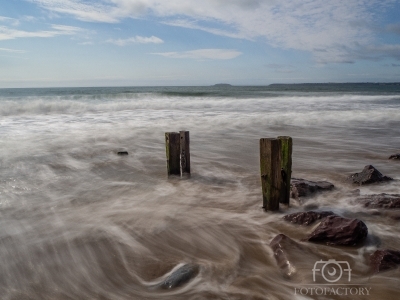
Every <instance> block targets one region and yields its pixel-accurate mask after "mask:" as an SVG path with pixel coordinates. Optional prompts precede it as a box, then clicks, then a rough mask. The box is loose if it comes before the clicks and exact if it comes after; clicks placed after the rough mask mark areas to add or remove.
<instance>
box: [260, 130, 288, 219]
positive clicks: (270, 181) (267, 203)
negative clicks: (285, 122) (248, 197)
mask: <svg viewBox="0 0 400 300" xmlns="http://www.w3.org/2000/svg"><path fill="white" fill-rule="evenodd" d="M292 151H293V141H292V138H291V137H290V136H279V137H278V138H267V139H260V171H261V187H262V195H263V208H264V209H265V210H271V211H274V210H279V203H282V204H286V205H289V200H290V179H291V175H292Z"/></svg>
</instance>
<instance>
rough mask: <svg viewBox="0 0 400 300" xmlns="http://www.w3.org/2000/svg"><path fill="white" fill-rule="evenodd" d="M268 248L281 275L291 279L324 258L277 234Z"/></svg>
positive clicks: (304, 246)
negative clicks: (272, 253)
mask: <svg viewBox="0 0 400 300" xmlns="http://www.w3.org/2000/svg"><path fill="white" fill-rule="evenodd" d="M269 246H270V247H271V249H272V250H273V251H274V258H275V260H276V262H277V264H278V267H279V268H280V269H281V270H282V272H283V275H284V276H285V277H287V278H293V277H294V276H295V275H296V274H298V273H299V272H301V271H303V270H307V272H308V270H309V267H310V265H312V264H313V263H314V262H315V261H317V260H319V259H321V258H325V257H322V255H321V254H320V253H316V252H315V251H313V250H312V249H311V248H309V247H308V246H307V245H303V244H300V243H298V242H296V241H294V240H292V239H291V238H289V237H288V236H286V235H284V234H278V235H277V236H276V237H275V238H273V239H272V241H271V242H270V244H269Z"/></svg>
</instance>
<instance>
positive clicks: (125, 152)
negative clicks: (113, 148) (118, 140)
mask: <svg viewBox="0 0 400 300" xmlns="http://www.w3.org/2000/svg"><path fill="white" fill-rule="evenodd" d="M117 155H121V156H123V155H128V151H118V152H117Z"/></svg>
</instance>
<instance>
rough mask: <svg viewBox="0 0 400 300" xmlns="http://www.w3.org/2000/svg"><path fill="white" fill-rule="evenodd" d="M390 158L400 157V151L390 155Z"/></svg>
mask: <svg viewBox="0 0 400 300" xmlns="http://www.w3.org/2000/svg"><path fill="white" fill-rule="evenodd" d="M389 159H400V153H397V154H393V155H390V156H389Z"/></svg>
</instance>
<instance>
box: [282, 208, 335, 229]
mask: <svg viewBox="0 0 400 300" xmlns="http://www.w3.org/2000/svg"><path fill="white" fill-rule="evenodd" d="M331 215H334V213H333V212H331V211H318V212H317V211H303V212H298V213H293V214H290V215H286V216H284V217H283V219H284V220H285V221H288V222H291V223H295V224H300V225H306V226H307V225H310V224H312V223H314V222H315V221H317V220H320V219H323V218H326V217H327V216H331Z"/></svg>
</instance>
